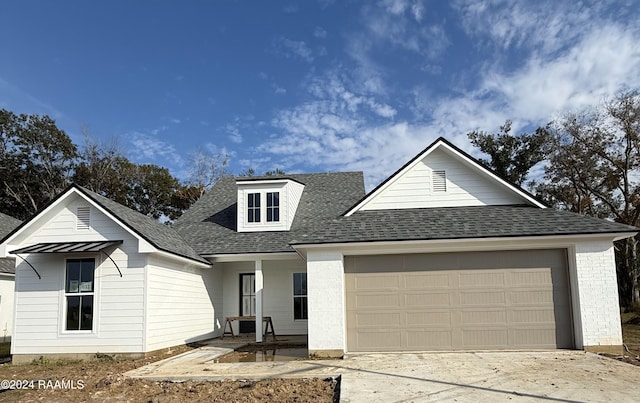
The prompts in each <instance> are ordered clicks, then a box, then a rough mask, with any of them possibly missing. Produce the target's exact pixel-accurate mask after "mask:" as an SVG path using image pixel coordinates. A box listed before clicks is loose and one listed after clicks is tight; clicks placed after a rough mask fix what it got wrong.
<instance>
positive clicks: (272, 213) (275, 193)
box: [264, 190, 280, 223]
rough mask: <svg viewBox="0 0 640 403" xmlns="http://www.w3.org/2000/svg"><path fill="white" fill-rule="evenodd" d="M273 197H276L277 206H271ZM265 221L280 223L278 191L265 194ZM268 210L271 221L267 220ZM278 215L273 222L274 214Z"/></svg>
mask: <svg viewBox="0 0 640 403" xmlns="http://www.w3.org/2000/svg"><path fill="white" fill-rule="evenodd" d="M269 195H271V206H269ZM274 195H277V198H278V204H277V205H274V204H273V200H274ZM265 196H266V197H265V199H266V200H265V213H266V214H265V217H264V219H265V221H266V222H268V223H280V191H279V190H278V191H272V192H265ZM269 209H271V217H272V218H271V220H269ZM276 211H277V213H278V219H277V220H274V219H273V216H274V214H275V213H276Z"/></svg>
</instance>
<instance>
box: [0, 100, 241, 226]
mask: <svg viewBox="0 0 640 403" xmlns="http://www.w3.org/2000/svg"><path fill="white" fill-rule="evenodd" d="M227 166H228V158H227V156H226V155H223V154H218V155H213V154H208V153H205V152H203V151H201V150H199V151H196V152H195V153H193V155H192V156H191V160H190V162H189V168H190V172H189V175H188V177H187V179H186V180H184V181H180V180H178V179H177V178H176V177H174V176H173V175H171V173H170V172H169V170H168V169H167V168H164V167H161V166H158V165H154V164H136V163H134V162H132V161H130V160H129V159H128V158H127V157H125V156H124V153H123V152H122V151H121V150H120V147H119V146H118V144H117V142H116V141H115V140H113V141H111V142H110V143H107V144H105V143H101V142H98V141H95V140H93V139H92V138H91V137H90V136H89V135H88V134H87V133H86V131H85V144H84V145H83V146H82V147H78V146H77V145H76V144H74V143H73V141H72V140H71V138H70V137H69V136H68V135H67V134H66V133H65V132H64V131H63V130H61V129H59V128H58V127H57V126H56V123H55V121H54V120H53V119H51V118H50V117H49V116H46V115H45V116H39V115H26V114H20V115H18V114H15V113H13V112H11V111H8V110H5V109H0V211H2V212H3V213H5V214H8V215H10V216H13V217H16V218H18V219H21V220H25V219H28V218H29V217H31V216H32V215H33V214H34V213H36V212H37V211H38V210H39V209H41V208H42V207H43V206H45V205H46V204H47V203H48V202H49V201H50V200H51V199H52V198H53V197H55V196H56V195H57V194H59V193H60V192H62V191H63V190H64V189H66V188H67V187H68V186H69V185H70V184H71V183H76V184H78V185H80V186H84V187H86V188H88V189H90V190H92V191H94V192H96V193H99V194H101V195H103V196H105V197H108V198H110V199H112V200H115V201H117V202H119V203H121V204H123V205H125V206H127V207H130V208H132V209H133V210H136V211H138V212H140V213H142V214H145V215H148V216H150V217H153V218H156V219H158V218H160V217H164V218H168V219H169V220H173V219H176V218H178V217H179V216H180V215H181V214H182V212H183V211H184V210H186V209H187V208H188V207H189V205H191V203H193V202H194V201H195V200H197V199H198V198H199V197H200V196H201V195H202V194H203V193H204V191H205V190H206V189H208V188H210V187H211V186H213V184H214V183H215V182H216V181H217V180H218V179H219V178H221V177H223V176H225V175H229V172H228V170H227Z"/></svg>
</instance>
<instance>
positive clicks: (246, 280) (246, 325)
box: [240, 274, 256, 333]
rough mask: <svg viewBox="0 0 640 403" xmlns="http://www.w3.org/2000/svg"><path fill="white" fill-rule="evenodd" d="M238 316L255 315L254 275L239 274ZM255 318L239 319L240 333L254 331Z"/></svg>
mask: <svg viewBox="0 0 640 403" xmlns="http://www.w3.org/2000/svg"><path fill="white" fill-rule="evenodd" d="M240 316H256V275H255V274H241V275H240ZM255 332H256V321H255V320H241V321H240V333H255Z"/></svg>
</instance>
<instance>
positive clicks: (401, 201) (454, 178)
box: [362, 150, 525, 210]
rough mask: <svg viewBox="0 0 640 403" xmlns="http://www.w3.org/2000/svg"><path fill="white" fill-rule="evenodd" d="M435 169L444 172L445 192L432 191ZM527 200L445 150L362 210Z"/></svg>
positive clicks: (429, 158)
mask: <svg viewBox="0 0 640 403" xmlns="http://www.w3.org/2000/svg"><path fill="white" fill-rule="evenodd" d="M434 170H444V171H445V172H446V178H447V191H446V192H433V191H432V190H431V175H432V171H434ZM524 202H525V200H524V199H522V198H521V197H519V196H517V195H516V194H514V193H512V192H511V191H509V190H507V189H506V188H504V187H503V186H501V185H499V184H497V183H496V182H495V181H493V180H491V179H489V178H488V177H487V176H485V175H482V174H480V173H478V171H477V170H475V169H473V168H471V167H470V166H468V165H467V164H464V163H462V162H460V161H458V160H457V159H455V158H454V157H452V156H450V155H449V154H447V153H446V152H445V151H442V150H435V151H433V152H432V153H430V154H429V155H428V156H426V157H425V158H424V159H423V160H422V161H420V162H418V163H417V164H416V165H415V166H414V167H413V168H412V169H411V170H409V171H408V172H406V173H404V174H403V175H402V176H401V177H399V178H396V179H395V180H394V181H393V182H392V183H391V184H390V185H389V186H388V187H387V188H386V189H384V190H383V191H382V192H381V193H380V194H378V195H377V196H376V197H374V198H373V199H372V200H371V201H369V202H368V203H367V204H366V205H365V206H363V208H362V210H384V209H402V208H429V207H456V206H457V207H459V206H482V205H504V204H521V203H524Z"/></svg>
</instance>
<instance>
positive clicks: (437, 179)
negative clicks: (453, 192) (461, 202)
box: [431, 170, 447, 192]
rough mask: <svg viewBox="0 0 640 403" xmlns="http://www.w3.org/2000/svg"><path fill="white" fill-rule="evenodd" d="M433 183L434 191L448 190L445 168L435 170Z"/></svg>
mask: <svg viewBox="0 0 640 403" xmlns="http://www.w3.org/2000/svg"><path fill="white" fill-rule="evenodd" d="M431 183H432V184H433V191H434V192H446V191H447V175H446V173H445V171H444V170H441V171H433V172H432V174H431Z"/></svg>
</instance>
